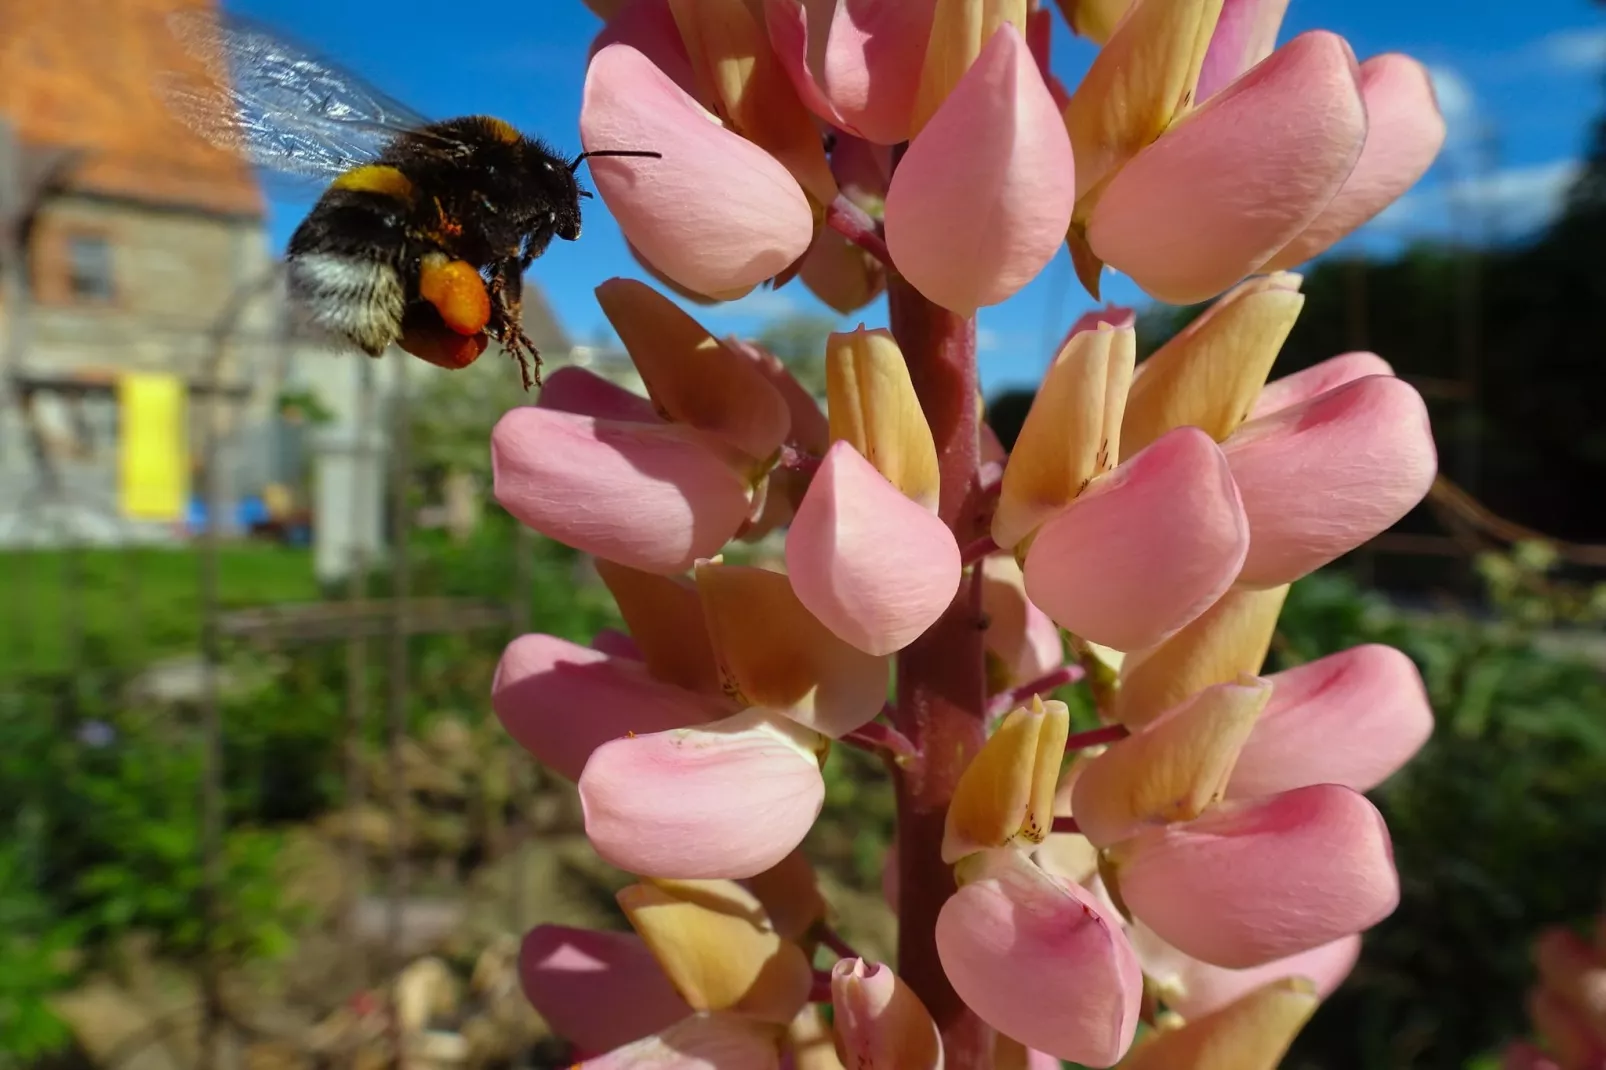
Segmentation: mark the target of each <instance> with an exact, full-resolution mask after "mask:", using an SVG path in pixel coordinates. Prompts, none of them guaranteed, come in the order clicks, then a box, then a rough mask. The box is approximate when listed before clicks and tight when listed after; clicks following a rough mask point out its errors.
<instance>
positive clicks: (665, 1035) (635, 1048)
mask: <svg viewBox="0 0 1606 1070" xmlns="http://www.w3.org/2000/svg"><path fill="white" fill-rule="evenodd" d="M780 1065H781V1053H780V1044H779V1037H778V1036H777V1033H776V1031H775V1030H774V1029H772V1028H767V1027H765V1026H764V1024H763V1023H761V1022H756V1021H753V1020H752V1019H749V1018H745V1017H743V1016H742V1015H740V1014H735V1013H732V1012H728V1011H727V1012H721V1013H716V1014H698V1015H693V1016H692V1017H690V1018H686V1019H683V1020H681V1021H679V1022H676V1023H675V1024H674V1025H672V1026H670V1027H669V1028H668V1029H665V1030H664V1031H663V1032H661V1033H656V1034H654V1035H653V1036H650V1037H643V1038H642V1039H641V1040H638V1041H636V1042H635V1043H633V1044H627V1045H626V1046H625V1047H622V1048H618V1049H615V1050H614V1051H611V1052H609V1053H608V1054H606V1055H601V1056H598V1057H597V1058H595V1059H587V1060H586V1061H585V1062H583V1063H578V1064H576V1065H575V1066H574V1067H573V1068H572V1070H780Z"/></svg>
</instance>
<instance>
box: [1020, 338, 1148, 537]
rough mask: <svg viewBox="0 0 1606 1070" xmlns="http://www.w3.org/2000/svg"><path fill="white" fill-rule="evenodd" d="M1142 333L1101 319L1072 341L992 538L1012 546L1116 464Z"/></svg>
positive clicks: (1030, 432)
mask: <svg viewBox="0 0 1606 1070" xmlns="http://www.w3.org/2000/svg"><path fill="white" fill-rule="evenodd" d="M1136 358H1137V336H1136V333H1135V332H1134V331H1133V330H1132V328H1130V327H1124V328H1115V327H1111V326H1110V325H1109V324H1106V323H1101V324H1099V325H1098V327H1097V328H1095V329H1093V330H1087V331H1078V332H1077V333H1076V334H1073V335H1072V336H1071V337H1070V338H1069V339H1068V340H1067V341H1066V343H1065V348H1064V349H1062V350H1060V353H1059V356H1057V357H1056V358H1055V359H1054V363H1053V365H1052V366H1051V367H1050V368H1049V370H1048V375H1047V376H1046V377H1045V378H1044V380H1043V385H1042V387H1041V388H1039V390H1038V392H1037V397H1036V399H1035V400H1033V402H1032V407H1031V410H1030V411H1029V412H1028V413H1027V414H1026V421H1025V423H1024V424H1022V425H1021V430H1020V435H1019V437H1017V438H1016V440H1015V448H1014V449H1013V450H1012V451H1010V455H1009V463H1008V464H1006V465H1005V466H1004V479H1003V484H1002V486H1001V487H1000V488H999V496H998V509H997V512H995V513H994V514H993V541H994V542H996V543H998V545H999V546H1002V547H1005V548H1006V549H1016V557H1020V556H1021V553H1020V551H1019V549H1017V547H1018V544H1019V543H1020V542H1021V541H1022V540H1023V539H1025V538H1026V537H1027V536H1028V535H1030V534H1031V533H1032V532H1033V531H1035V530H1036V529H1037V528H1038V526H1039V525H1040V524H1042V523H1043V521H1045V520H1047V519H1048V518H1049V517H1051V516H1053V515H1054V514H1055V513H1057V512H1059V511H1060V510H1061V509H1063V508H1064V507H1065V506H1067V505H1069V504H1070V503H1071V502H1072V501H1074V500H1075V498H1076V496H1077V495H1078V494H1080V493H1082V491H1083V490H1084V489H1086V487H1087V485H1088V483H1089V482H1090V481H1091V480H1092V479H1093V478H1094V477H1095V476H1099V475H1102V474H1103V473H1105V472H1108V471H1109V470H1110V469H1112V468H1114V467H1115V465H1116V463H1117V461H1118V459H1119V458H1118V456H1117V450H1118V449H1119V448H1120V443H1121V416H1122V412H1123V410H1124V407H1125V404H1126V395H1127V390H1128V388H1129V387H1130V386H1131V383H1132V369H1133V363H1134V361H1135V360H1136Z"/></svg>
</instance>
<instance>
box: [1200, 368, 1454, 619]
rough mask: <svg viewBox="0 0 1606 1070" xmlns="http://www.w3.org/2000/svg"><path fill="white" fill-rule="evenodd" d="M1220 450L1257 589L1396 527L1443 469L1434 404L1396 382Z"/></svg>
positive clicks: (1343, 393)
mask: <svg viewBox="0 0 1606 1070" xmlns="http://www.w3.org/2000/svg"><path fill="white" fill-rule="evenodd" d="M1221 448H1222V450H1223V451H1225V453H1226V455H1227V461H1228V463H1229V464H1231V465H1232V477H1233V479H1234V480H1235V481H1236V482H1237V484H1238V490H1239V492H1240V493H1241V494H1242V495H1243V503H1244V512H1245V513H1247V514H1248V516H1249V530H1250V533H1251V537H1250V541H1249V557H1248V559H1247V560H1246V561H1245V562H1244V570H1243V574H1242V576H1240V577H1239V582H1240V583H1243V584H1245V585H1246V586H1250V587H1274V586H1276V585H1278V584H1282V583H1289V582H1292V581H1293V580H1297V579H1299V578H1300V577H1301V576H1304V575H1306V574H1308V573H1310V572H1313V571H1315V570H1316V569H1318V568H1321V567H1322V566H1323V565H1325V564H1327V563H1329V562H1330V561H1333V560H1334V559H1336V558H1338V557H1339V556H1340V555H1342V554H1345V553H1348V552H1349V551H1350V550H1353V549H1355V547H1357V546H1359V545H1361V544H1362V543H1364V542H1366V541H1367V540H1368V539H1371V538H1372V537H1373V536H1375V535H1378V534H1380V533H1382V532H1383V531H1385V530H1387V529H1388V528H1389V527H1390V526H1391V525H1393V524H1394V522H1395V521H1397V520H1399V519H1400V518H1401V517H1402V516H1404V515H1405V514H1406V513H1408V512H1410V511H1411V509H1412V508H1413V507H1415V505H1416V504H1417V503H1418V502H1420V501H1421V500H1422V499H1423V498H1424V497H1425V496H1426V495H1427V492H1428V489H1429V488H1430V487H1431V486H1432V485H1433V478H1434V475H1435V473H1436V472H1437V470H1438V457H1437V453H1436V451H1435V450H1434V446H1433V429H1432V427H1431V426H1430V425H1429V423H1428V410H1427V406H1426V405H1425V404H1423V402H1422V396H1421V395H1420V394H1418V393H1417V392H1416V388H1415V387H1412V386H1411V385H1410V384H1409V383H1406V382H1405V381H1404V380H1402V379H1396V378H1394V377H1393V376H1383V375H1374V376H1368V377H1367V378H1364V379H1356V380H1354V381H1352V382H1349V383H1346V384H1345V385H1343V386H1341V387H1339V388H1337V389H1336V390H1330V391H1328V392H1327V393H1325V394H1321V395H1318V396H1317V397H1315V398H1312V399H1311V400H1310V401H1307V402H1305V403H1303V404H1300V405H1295V406H1292V407H1290V408H1286V409H1283V410H1281V411H1280V412H1275V413H1272V414H1271V415H1269V416H1264V417H1262V418H1260V419H1258V420H1253V421H1250V422H1249V423H1246V424H1243V425H1242V426H1240V427H1239V428H1238V430H1237V431H1235V432H1233V433H1232V435H1231V436H1230V437H1229V438H1228V439H1227V441H1225V442H1223V443H1222V444H1221Z"/></svg>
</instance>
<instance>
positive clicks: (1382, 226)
mask: <svg viewBox="0 0 1606 1070" xmlns="http://www.w3.org/2000/svg"><path fill="white" fill-rule="evenodd" d="M1582 167H1583V165H1582V163H1580V162H1579V161H1578V160H1552V161H1551V162H1549V163H1542V164H1534V165H1531V166H1527V167H1511V168H1507V169H1505V170H1503V171H1495V172H1493V173H1490V174H1486V175H1477V176H1473V177H1470V178H1465V179H1461V180H1459V181H1455V182H1449V183H1441V184H1440V185H1437V186H1434V187H1431V188H1428V189H1418V190H1416V191H1414V192H1412V193H1409V194H1407V195H1406V196H1404V197H1402V198H1400V199H1399V200H1398V201H1395V202H1394V203H1393V204H1391V205H1390V206H1389V207H1388V208H1387V209H1386V210H1384V212H1383V213H1382V214H1381V215H1379V216H1378V217H1377V219H1376V220H1375V221H1374V222H1373V226H1374V227H1376V228H1377V229H1378V230H1382V231H1394V232H1409V233H1424V232H1429V231H1444V230H1460V229H1464V228H1466V227H1467V226H1468V225H1469V224H1470V225H1471V227H1472V228H1473V230H1474V235H1476V234H1477V233H1478V232H1483V233H1484V234H1487V235H1488V236H1489V237H1495V238H1498V237H1511V236H1514V235H1520V234H1524V233H1527V232H1530V231H1532V230H1535V229H1537V228H1538V227H1542V226H1544V225H1545V224H1546V223H1548V222H1550V220H1551V219H1553V218H1555V216H1556V213H1557V212H1558V211H1560V209H1561V204H1562V199H1563V198H1564V197H1565V196H1566V195H1567V190H1568V189H1569V188H1570V187H1571V186H1572V184H1573V182H1574V180H1575V179H1577V177H1578V175H1579V172H1580V171H1581V170H1582ZM1469 236H1472V235H1469Z"/></svg>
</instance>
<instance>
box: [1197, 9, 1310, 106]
mask: <svg viewBox="0 0 1606 1070" xmlns="http://www.w3.org/2000/svg"><path fill="white" fill-rule="evenodd" d="M1287 11H1288V0H1226V3H1224V4H1222V5H1221V17H1220V18H1219V19H1217V20H1216V30H1215V32H1214V33H1213V34H1211V35H1210V48H1209V50H1208V51H1207V52H1206V53H1205V58H1204V65H1203V66H1202V67H1200V68H1199V82H1198V85H1197V86H1196V88H1195V89H1194V92H1193V99H1194V100H1196V101H1199V102H1203V101H1206V100H1209V99H1210V98H1211V97H1213V96H1215V95H1216V93H1218V92H1219V91H1220V90H1222V89H1224V88H1226V87H1227V86H1228V85H1229V84H1231V83H1232V82H1233V81H1235V80H1236V79H1237V78H1238V76H1239V75H1241V74H1243V73H1244V72H1245V71H1247V70H1248V69H1249V68H1251V67H1253V66H1254V65H1255V64H1257V63H1259V62H1260V61H1261V60H1263V59H1265V58H1266V57H1267V56H1269V55H1271V50H1272V46H1274V45H1275V44H1276V43H1277V29H1278V27H1280V26H1282V24H1283V15H1284V14H1285V13H1286V12H1287Z"/></svg>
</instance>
